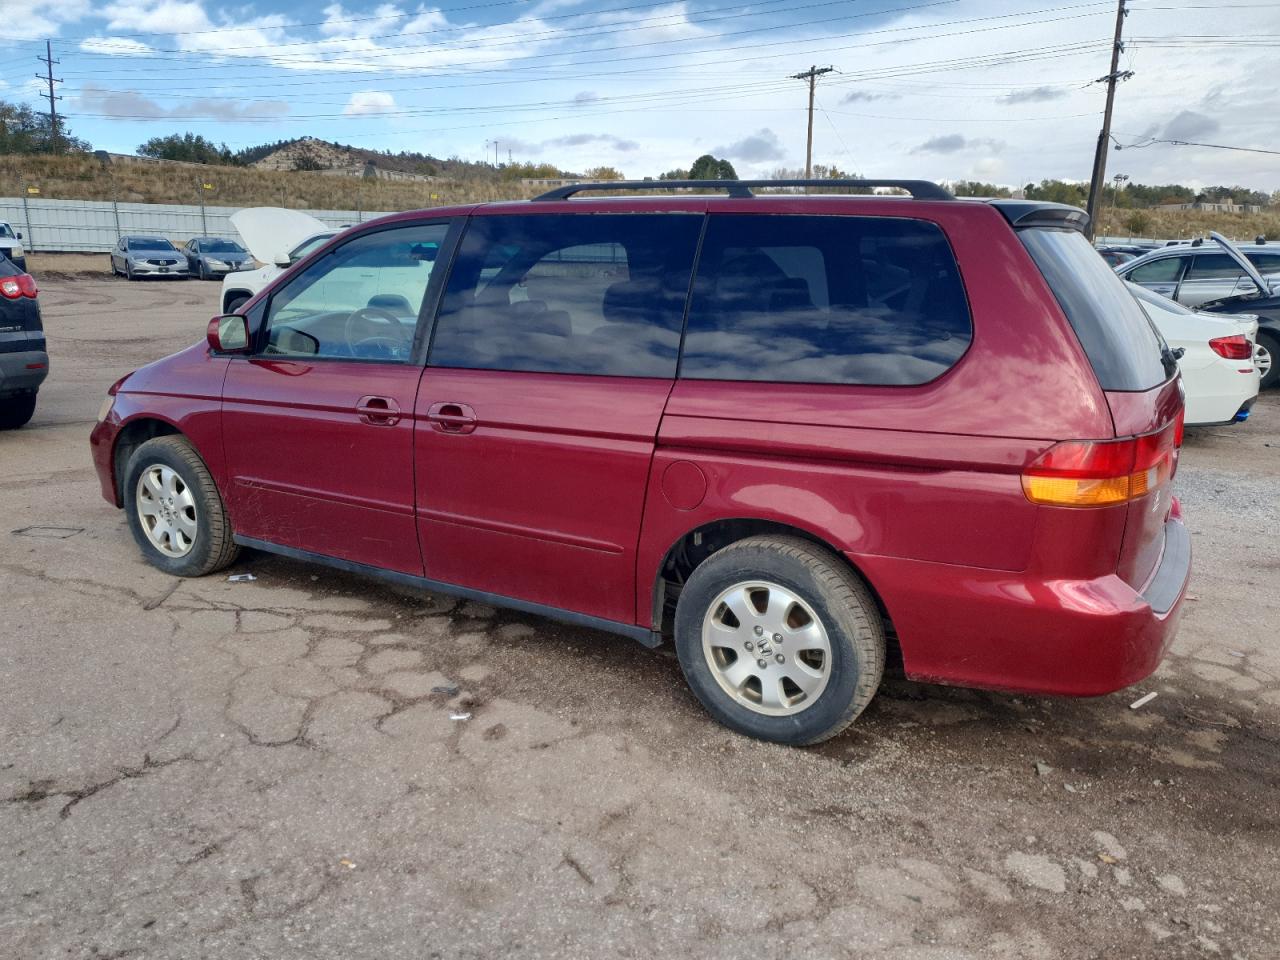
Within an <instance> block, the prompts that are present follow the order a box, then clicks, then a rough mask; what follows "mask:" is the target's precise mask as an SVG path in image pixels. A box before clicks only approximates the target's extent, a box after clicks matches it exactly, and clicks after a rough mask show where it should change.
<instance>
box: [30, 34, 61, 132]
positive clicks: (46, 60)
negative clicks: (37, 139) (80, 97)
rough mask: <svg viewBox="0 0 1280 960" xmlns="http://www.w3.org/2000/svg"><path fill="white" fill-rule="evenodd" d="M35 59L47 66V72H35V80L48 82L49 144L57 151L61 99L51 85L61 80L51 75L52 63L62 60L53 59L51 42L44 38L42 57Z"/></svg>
mask: <svg viewBox="0 0 1280 960" xmlns="http://www.w3.org/2000/svg"><path fill="white" fill-rule="evenodd" d="M36 59H37V60H39V61H40V62H41V63H43V64H44V65H45V66H46V67H47V68H48V72H47V73H46V74H45V75H44V76H41V75H40V74H38V73H37V74H36V79H37V80H44V81H45V82H47V83H48V84H49V93H48V99H49V137H50V140H51V142H50V146H51V147H52V148H53V152H54V153H59V152H60V151H59V149H58V146H59V144H60V142H61V139H62V138H61V137H59V136H58V106H57V102H58V101H59V100H61V99H62V97H60V96H58V95H57V94H55V93H54V92H53V85H54V84H55V83H61V82H62V78H61V77H54V75H53V65H54V64H55V63H61V62H62V61H61V60H55V59H53V44H52V43H51V42H50V41H48V40H46V41H45V42H44V56H43V57H36Z"/></svg>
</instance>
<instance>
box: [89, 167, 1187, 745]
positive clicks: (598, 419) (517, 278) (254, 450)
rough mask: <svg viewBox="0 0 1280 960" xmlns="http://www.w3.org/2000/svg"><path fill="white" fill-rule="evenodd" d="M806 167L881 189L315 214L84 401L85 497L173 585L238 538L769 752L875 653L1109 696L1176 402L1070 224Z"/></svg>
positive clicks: (1156, 609)
mask: <svg viewBox="0 0 1280 960" xmlns="http://www.w3.org/2000/svg"><path fill="white" fill-rule="evenodd" d="M819 183H820V185H821V186H822V187H825V188H828V189H830V188H841V187H850V186H857V187H866V186H872V187H880V186H897V187H900V188H903V189H905V190H907V191H909V192H910V193H911V196H910V197H891V196H874V195H863V196H853V195H840V196H834V195H824V196H818V195H804V194H800V193H797V192H791V193H781V194H779V193H772V194H767V193H758V192H753V188H756V190H759V189H761V188H765V189H768V188H777V187H788V188H792V189H794V188H798V187H799V186H803V185H804V184H805V182H802V181H786V182H776V181H756V182H746V181H716V182H708V183H698V182H690V183H680V182H676V183H670V182H663V183H661V184H655V183H611V184H604V185H590V184H584V185H576V186H571V187H565V188H561V189H559V190H556V191H553V192H551V193H549V194H546V195H545V196H543V197H540V198H538V199H537V200H533V201H525V202H512V203H496V204H487V205H476V206H462V207H448V208H443V209H436V210H425V211H419V212H413V213H405V214H396V215H393V216H389V217H384V218H382V219H380V220H377V221H373V222H369V223H365V224H362V225H360V226H358V227H355V228H353V229H350V230H347V231H345V232H344V233H342V234H341V235H339V236H337V237H335V238H334V239H333V240H331V241H329V242H328V243H327V244H325V245H324V246H322V247H321V248H320V249H318V250H316V251H315V252H313V253H311V254H310V255H309V256H307V257H305V258H304V259H303V260H301V261H300V262H298V263H297V264H295V265H294V266H292V267H291V268H289V269H288V270H287V271H285V272H284V273H283V274H282V275H281V276H280V277H279V278H278V279H276V280H275V281H274V282H272V283H271V284H270V285H269V286H268V287H267V288H266V289H265V290H263V291H262V292H260V293H258V294H257V295H256V296H254V297H253V299H252V300H250V301H249V302H248V303H247V304H245V305H244V306H243V308H241V310H240V311H239V312H238V313H236V314H231V315H226V316H221V317H216V318H214V319H213V320H212V321H211V322H210V324H209V328H208V335H207V339H206V340H205V341H202V342H201V343H199V344H196V345H194V346H192V347H190V348H189V349H187V350H184V351H181V352H180V353H177V354H175V355H173V356H171V357H168V358H166V359H164V360H160V361H157V362H156V363H153V364H151V365H149V366H146V367H143V368H142V369H140V370H138V371H136V372H134V373H132V374H130V375H129V376H127V377H125V378H123V379H122V380H120V381H119V382H118V383H116V384H115V385H114V386H112V387H111V390H110V392H109V394H110V395H109V397H108V399H107V401H106V403H105V404H104V409H103V412H102V416H101V422H100V423H99V424H98V425H97V427H96V428H95V429H94V431H93V436H92V451H93V457H94V461H95V464H96V467H97V471H98V474H99V477H100V479H101V485H102V492H103V495H104V496H105V497H106V499H107V500H108V501H109V502H111V503H113V504H115V505H116V506H117V507H122V508H124V510H125V511H126V514H127V516H128V521H129V526H130V528H131V530H132V532H133V536H134V539H135V540H136V541H137V543H138V545H139V547H140V549H141V551H142V554H143V556H144V557H145V558H146V559H147V560H148V561H149V562H150V563H152V564H154V565H155V566H157V567H159V568H160V569H162V570H165V571H168V572H170V573H173V574H176V575H179V576H200V575H202V574H207V573H211V572H213V571H215V570H219V569H222V568H224V567H226V566H227V565H228V564H230V563H232V562H233V561H234V559H235V557H236V553H237V550H238V549H240V548H241V547H249V548H253V549H257V550H264V551H269V552H273V553H278V554H283V555H285V556H289V557H294V558H301V559H305V560H311V561H315V562H317V563H324V564H329V565H332V566H335V567H338V568H340V569H344V570H348V571H353V572H357V573H362V574H367V575H370V576H376V577H384V578H387V579H390V580H393V581H396V582H399V583H402V584H410V585H415V586H418V587H421V588H423V589H426V590H435V591H441V592H446V593H450V594H455V595H459V596H463V597H471V598H479V599H482V600H484V601H487V602H491V603H495V604H500V605H505V606H508V607H512V608H515V609H518V610H523V611H528V612H533V613H537V614H542V615H545V616H548V617H553V618H557V619H560V620H564V621H568V622H571V623H577V624H582V625H586V626H589V627H594V628H597V629H600V630H607V631H612V632H614V633H618V634H622V635H624V636H628V637H632V638H634V639H636V640H639V641H641V642H642V643H645V644H649V645H655V646H656V645H658V644H660V643H663V642H666V641H668V640H671V641H674V644H675V649H676V652H677V654H678V656H679V660H680V663H681V666H682V667H683V670H684V675H685V677H686V678H687V680H688V682H689V685H690V687H691V688H692V690H693V693H694V694H695V695H696V696H697V698H698V700H699V701H700V702H701V703H702V704H703V706H704V707H705V708H706V709H707V711H708V712H709V713H710V714H712V715H713V716H714V717H715V718H716V719H718V720H720V721H721V722H723V723H725V724H727V725H729V726H730V727H732V728H733V729H735V730H738V731H741V732H743V733H746V734H749V735H751V736H755V737H760V738H764V739H767V740H773V741H778V742H782V743H789V744H809V743H814V742H817V741H820V740H823V739H826V738H828V737H831V736H833V735H834V734H836V733H838V732H839V731H840V730H841V729H843V728H844V727H845V726H847V725H848V724H849V723H850V722H852V721H853V720H854V718H856V717H857V716H858V714H859V713H860V712H861V711H862V710H863V709H864V708H865V707H866V705H867V703H868V702H869V701H870V700H871V698H872V697H873V695H874V694H875V692H876V688H877V686H878V684H879V683H880V679H881V675H882V672H883V670H884V666H885V658H886V640H887V638H892V639H893V641H894V643H893V647H894V648H895V650H900V653H901V658H902V666H903V668H904V669H905V672H906V674H907V675H908V676H910V677H913V678H916V679H919V680H924V681H930V682H939V683H950V684H963V685H968V686H976V687H989V688H998V689H1004V690H1018V691H1029V692H1033V693H1045V694H1067V695H1095V694H1102V693H1106V692H1109V691H1113V690H1116V689H1118V688H1121V687H1124V686H1126V685H1129V684H1132V683H1134V682H1136V681H1138V680H1140V679H1142V678H1144V677H1146V676H1147V675H1149V674H1150V673H1151V672H1152V670H1154V669H1155V667H1156V666H1157V665H1158V663H1159V662H1160V659H1161V656H1162V654H1163V653H1164V651H1165V649H1166V647H1167V645H1168V643H1169V642H1170V640H1171V638H1172V636H1173V633H1174V629H1175V624H1176V622H1177V619H1178V615H1179V609H1180V603H1181V600H1182V596H1183V592H1184V590H1185V586H1186V582H1187V577H1188V572H1189V568H1190V538H1189V537H1188V535H1187V532H1186V529H1185V527H1184V525H1183V523H1182V520H1181V515H1180V510H1179V506H1178V503H1177V500H1176V499H1175V498H1174V497H1173V495H1172V488H1171V481H1172V479H1173V475H1174V472H1175V470H1176V468H1177V462H1178V450H1179V446H1180V444H1181V434H1182V411H1183V399H1182V392H1181V385H1180V382H1179V380H1178V376H1177V366H1176V363H1175V362H1174V358H1173V356H1172V354H1171V353H1170V351H1169V349H1168V347H1167V346H1166V345H1165V344H1164V343H1163V341H1162V340H1161V339H1160V337H1159V335H1158V334H1157V333H1156V332H1155V330H1154V328H1153V327H1152V325H1151V323H1150V322H1149V321H1148V320H1147V318H1146V316H1145V315H1144V314H1143V312H1142V310H1141V309H1140V308H1139V306H1138V304H1137V303H1136V301H1135V300H1134V299H1133V297H1132V296H1130V294H1129V292H1128V291H1127V290H1126V289H1125V287H1124V284H1123V283H1122V282H1121V281H1120V279H1119V278H1118V277H1117V276H1116V275H1115V274H1114V273H1113V272H1112V271H1111V270H1110V269H1109V268H1108V267H1107V265H1106V264H1105V263H1104V262H1103V261H1102V259H1101V258H1100V257H1098V256H1097V254H1096V253H1095V252H1094V251H1093V248H1092V247H1091V246H1090V245H1089V243H1088V241H1087V240H1086V239H1085V235H1084V233H1083V232H1082V231H1083V228H1084V226H1085V224H1086V217H1085V215H1084V214H1083V213H1082V212H1081V211H1079V210H1077V209H1075V208H1072V207H1066V206H1061V205H1057V204H1049V203H1039V202H1030V201H1015V200H995V201H979V200H957V199H955V198H953V197H952V196H951V195H950V194H949V193H947V192H946V191H944V190H942V189H940V188H939V187H937V186H935V185H933V184H930V183H925V182H919V181H856V182H843V181H840V182H819ZM816 185H817V184H813V183H810V184H809V186H816ZM671 187H678V188H690V189H699V188H700V189H701V190H702V191H703V192H704V193H710V192H712V191H725V190H727V191H728V196H708V195H699V194H696V193H688V192H685V193H675V194H673V193H671V192H666V191H667V188H671ZM599 188H603V189H608V190H610V191H614V192H622V193H624V194H625V195H623V196H608V197H597V198H590V199H584V198H582V197H581V196H580V195H581V194H584V193H588V192H590V191H592V190H594V189H599ZM659 189H661V190H662V191H663V192H659Z"/></svg>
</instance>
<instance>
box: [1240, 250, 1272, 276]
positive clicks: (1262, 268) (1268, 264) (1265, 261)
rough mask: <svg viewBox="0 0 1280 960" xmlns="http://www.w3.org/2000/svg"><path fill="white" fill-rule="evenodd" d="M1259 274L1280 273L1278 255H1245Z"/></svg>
mask: <svg viewBox="0 0 1280 960" xmlns="http://www.w3.org/2000/svg"><path fill="white" fill-rule="evenodd" d="M1246 256H1248V258H1249V262H1250V263H1252V264H1253V265H1254V266H1255V267H1257V268H1258V272H1259V273H1280V253H1250V254H1246Z"/></svg>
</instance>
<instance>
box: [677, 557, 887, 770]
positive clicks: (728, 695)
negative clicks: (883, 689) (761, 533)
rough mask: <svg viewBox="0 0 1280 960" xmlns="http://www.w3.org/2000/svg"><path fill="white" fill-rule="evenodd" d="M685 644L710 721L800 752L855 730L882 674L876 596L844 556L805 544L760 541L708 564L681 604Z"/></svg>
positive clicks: (681, 642) (681, 649) (684, 662)
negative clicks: (801, 748)
mask: <svg viewBox="0 0 1280 960" xmlns="http://www.w3.org/2000/svg"><path fill="white" fill-rule="evenodd" d="M675 640H676V654H677V656H678V657H679V660H680V666H681V668H682V669H683V671H684V675H685V679H686V680H687V681H688V683H689V687H690V688H691V689H692V690H693V693H694V695H695V696H696V697H697V698H698V700H699V701H700V702H701V703H702V705H703V707H705V708H706V710H707V712H708V713H710V714H711V715H712V716H713V717H715V718H716V719H717V720H719V721H720V722H721V723H723V724H724V725H725V726H727V727H729V728H731V729H733V730H736V731H738V732H739V733H743V734H746V735H747V736H749V737H756V738H758V739H761V740H771V741H773V742H775V743H785V744H791V745H793V746H803V745H807V744H813V743H819V742H821V741H823V740H827V739H829V738H831V737H834V736H835V735H836V734H838V733H839V732H840V731H841V730H843V729H844V728H845V727H847V726H848V725H849V724H851V723H852V722H853V721H854V720H855V719H856V718H857V716H858V714H860V713H861V712H862V711H863V710H864V709H865V708H866V706H867V704H868V703H870V702H871V699H872V697H873V696H875V692H876V689H877V688H878V687H879V685H880V678H881V677H882V676H883V674H884V660H885V635H884V624H883V622H882V620H881V618H880V614H879V610H878V608H877V606H876V602H875V599H874V598H873V597H872V595H871V591H870V590H869V589H868V588H867V586H866V584H864V583H863V582H862V581H861V580H860V579H859V578H858V576H857V575H856V574H855V573H854V572H853V571H852V570H850V569H849V567H848V565H847V564H846V563H844V562H843V561H842V560H841V559H840V558H839V557H837V556H836V555H835V554H834V553H832V552H831V551H829V550H827V549H825V548H823V547H821V546H818V545H817V544H814V543H811V542H809V541H807V540H804V539H801V538H799V537H787V536H778V537H752V538H749V539H747V540H740V541H738V542H737V543H734V544H730V545H729V546H727V547H725V548H723V549H722V550H719V551H718V552H716V553H714V554H712V555H711V556H710V557H709V558H707V560H705V561H704V562H703V563H702V564H701V565H699V566H698V567H697V568H696V569H695V570H694V571H693V573H692V574H691V575H690V577H689V580H688V582H687V583H686V584H685V586H684V589H683V590H682V591H681V593H680V600H679V602H678V603H677V605H676V618H675ZM740 658H741V659H740Z"/></svg>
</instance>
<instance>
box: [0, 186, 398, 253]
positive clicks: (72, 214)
mask: <svg viewBox="0 0 1280 960" xmlns="http://www.w3.org/2000/svg"><path fill="white" fill-rule="evenodd" d="M242 209H244V208H243V207H214V206H205V207H201V206H199V205H198V204H191V205H189V206H188V205H181V204H168V203H113V202H112V201H110V200H44V199H32V198H28V197H0V220H4V221H7V222H8V223H9V224H10V225H11V226H12V227H13V229H14V230H16V231H17V232H19V233H21V234H22V236H23V239H22V244H23V246H24V247H25V248H26V249H27V250H30V251H34V252H37V253H106V252H107V251H109V250H110V249H111V248H112V247H114V246H115V245H116V241H117V240H118V239H120V237H121V236H124V235H126V234H145V235H149V236H159V237H167V238H168V239H170V240H176V241H178V242H179V243H185V242H186V241H187V240H189V239H191V238H192V237H203V236H214V237H231V238H235V237H236V231H235V228H234V227H232V226H231V219H230V218H231V215H232V214H233V213H235V212H236V211H237V210H242ZM303 213H309V214H311V216H313V217H315V218H316V219H317V220H320V221H322V222H323V223H324V224H325V225H326V226H330V227H345V226H350V225H351V224H353V223H362V222H364V221H365V220H371V219H373V218H374V217H378V216H381V215H382V214H381V213H370V212H369V211H367V210H366V211H358V210H304V211H303Z"/></svg>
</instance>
